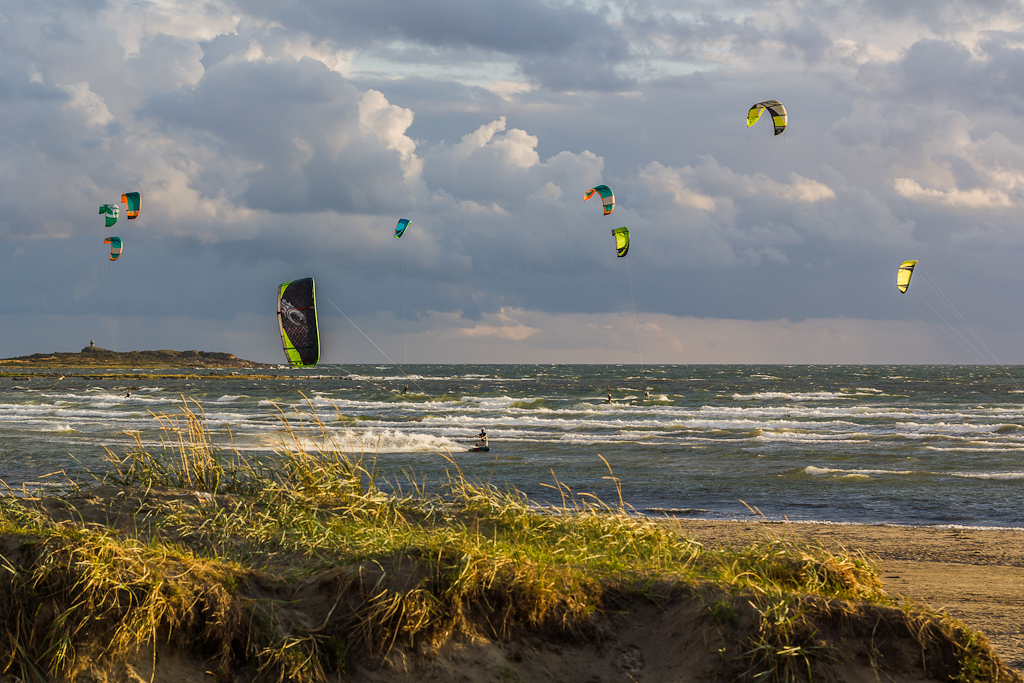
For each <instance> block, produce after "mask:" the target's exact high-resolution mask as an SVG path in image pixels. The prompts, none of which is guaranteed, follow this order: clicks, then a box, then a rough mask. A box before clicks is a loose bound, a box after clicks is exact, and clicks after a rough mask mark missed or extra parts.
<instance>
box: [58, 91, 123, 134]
mask: <svg viewBox="0 0 1024 683" xmlns="http://www.w3.org/2000/svg"><path fill="white" fill-rule="evenodd" d="M57 87H58V88H60V89H61V90H63V91H64V92H66V93H67V94H68V95H69V97H70V99H69V100H68V101H67V103H66V104H65V107H66V109H67V110H68V111H69V112H72V113H74V114H77V115H78V116H81V117H82V119H83V120H84V121H85V123H86V124H87V125H90V126H105V125H107V124H108V123H112V122H113V121H114V115H113V114H111V113H110V110H109V109H107V103H106V102H104V101H103V98H102V97H100V96H99V95H97V94H96V93H94V92H93V91H92V90H90V89H89V84H88V83H87V82H85V81H82V82H80V83H71V84H69V85H59V86H57Z"/></svg>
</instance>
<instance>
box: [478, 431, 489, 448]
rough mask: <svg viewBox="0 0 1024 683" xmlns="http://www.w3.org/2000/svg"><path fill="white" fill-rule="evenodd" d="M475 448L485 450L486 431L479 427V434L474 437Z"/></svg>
mask: <svg viewBox="0 0 1024 683" xmlns="http://www.w3.org/2000/svg"><path fill="white" fill-rule="evenodd" d="M476 447H477V448H487V431H486V430H485V429H484V428H483V427H481V428H480V433H479V434H477V435H476Z"/></svg>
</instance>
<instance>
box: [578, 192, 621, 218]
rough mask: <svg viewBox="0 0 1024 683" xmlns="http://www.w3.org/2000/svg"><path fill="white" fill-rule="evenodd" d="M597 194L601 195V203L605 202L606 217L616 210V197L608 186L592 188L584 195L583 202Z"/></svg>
mask: <svg viewBox="0 0 1024 683" xmlns="http://www.w3.org/2000/svg"><path fill="white" fill-rule="evenodd" d="M595 192H596V193H597V194H599V195H601V201H602V202H604V215H605V216H607V215H608V214H610V213H611V212H612V211H614V210H615V195H614V194H612V191H611V188H610V187H608V186H607V185H598V186H597V187H592V188H590V189H589V190H587V191H586V193H585V194H584V195H583V201H587V200H588V199H590V198H591V197H593V196H594V193H595Z"/></svg>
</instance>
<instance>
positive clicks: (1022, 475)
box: [949, 472, 1024, 480]
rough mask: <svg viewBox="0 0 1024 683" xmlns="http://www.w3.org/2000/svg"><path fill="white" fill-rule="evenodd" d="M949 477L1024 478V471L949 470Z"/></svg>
mask: <svg viewBox="0 0 1024 683" xmlns="http://www.w3.org/2000/svg"><path fill="white" fill-rule="evenodd" d="M949 476H951V477H961V478H963V479H1004V480H1011V479H1024V472H950V473H949Z"/></svg>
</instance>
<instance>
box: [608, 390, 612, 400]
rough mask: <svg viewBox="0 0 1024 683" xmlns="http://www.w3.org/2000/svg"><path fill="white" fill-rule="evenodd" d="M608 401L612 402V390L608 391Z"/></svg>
mask: <svg viewBox="0 0 1024 683" xmlns="http://www.w3.org/2000/svg"><path fill="white" fill-rule="evenodd" d="M608 402H609V403H611V402H612V392H610V391H609V392H608Z"/></svg>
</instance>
